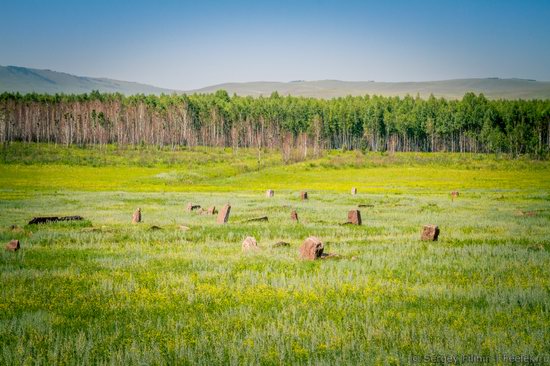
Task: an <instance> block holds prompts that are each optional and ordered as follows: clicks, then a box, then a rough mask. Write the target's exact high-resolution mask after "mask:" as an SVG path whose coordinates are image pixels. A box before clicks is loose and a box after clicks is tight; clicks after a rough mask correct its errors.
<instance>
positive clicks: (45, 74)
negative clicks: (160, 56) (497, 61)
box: [0, 66, 550, 99]
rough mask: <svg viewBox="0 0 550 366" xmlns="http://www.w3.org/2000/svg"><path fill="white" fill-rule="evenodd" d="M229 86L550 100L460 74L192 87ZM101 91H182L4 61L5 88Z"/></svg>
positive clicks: (520, 87)
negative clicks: (414, 78)
mask: <svg viewBox="0 0 550 366" xmlns="http://www.w3.org/2000/svg"><path fill="white" fill-rule="evenodd" d="M220 89H224V90H227V92H228V93H229V94H230V95H232V94H238V95H249V96H253V97H258V96H260V95H263V96H269V95H271V93H272V92H274V91H277V92H278V93H279V94H281V95H295V96H305V97H315V98H335V97H341V96H346V95H365V94H370V95H384V96H405V95H407V94H409V95H412V96H416V95H417V94H418V95H420V96H421V97H423V98H427V97H429V96H430V94H433V95H435V96H436V97H445V98H450V99H458V98H462V96H463V95H464V94H465V93H466V92H474V93H483V94H485V96H486V97H488V98H491V99H498V98H503V99H549V98H550V82H547V81H536V80H527V79H499V78H485V79H455V80H442V81H422V82H374V81H340V80H318V81H292V82H264V81H258V82H245V83H225V84H218V85H213V86H208V87H205V88H202V89H195V90H190V91H187V92H186V93H188V94H193V93H201V94H202V93H214V92H216V91H217V90H220ZM92 90H99V91H101V92H109V93H114V92H118V93H122V94H126V95H131V94H138V93H143V94H157V95H158V94H161V93H165V94H171V93H183V91H180V90H173V89H165V88H159V87H156V86H152V85H147V84H140V83H135V82H128V81H120V80H113V79H107V78H92V77H83V76H76V75H71V74H67V73H63V72H57V71H51V70H38V69H30V68H25V67H18V66H0V93H1V92H6V91H7V92H20V93H31V92H37V93H47V94H55V93H65V94H71V93H89V92H91V91H92Z"/></svg>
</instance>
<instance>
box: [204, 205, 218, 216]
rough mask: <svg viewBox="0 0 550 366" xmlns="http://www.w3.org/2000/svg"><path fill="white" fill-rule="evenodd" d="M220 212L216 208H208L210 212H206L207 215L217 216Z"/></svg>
mask: <svg viewBox="0 0 550 366" xmlns="http://www.w3.org/2000/svg"><path fill="white" fill-rule="evenodd" d="M217 212H218V211H216V206H210V207H208V210H206V214H207V215H215V214H216V213H217Z"/></svg>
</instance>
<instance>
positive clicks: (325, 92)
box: [191, 78, 550, 99]
mask: <svg viewBox="0 0 550 366" xmlns="http://www.w3.org/2000/svg"><path fill="white" fill-rule="evenodd" d="M219 89H225V90H227V92H228V93H229V94H230V95H231V94H233V93H236V94H238V95H250V96H260V95H264V96H269V95H270V94H271V93H272V92H274V91H277V92H278V93H279V94H281V95H296V96H307V97H316V98H335V97H340V96H346V95H365V94H370V95H384V96H405V95H407V94H409V95H412V96H416V95H417V94H419V95H420V96H421V97H423V98H427V97H429V96H430V94H433V95H435V96H436V97H445V98H450V99H459V98H462V97H463V96H464V94H465V93H466V92H470V91H471V92H474V93H477V94H478V93H483V94H484V95H485V96H486V97H488V98H491V99H499V98H503V99H520V98H521V99H548V98H550V82H541V81H535V80H525V79H498V78H487V79H455V80H443V81H425V82H374V81H339V80H320V81H294V82H288V83H281V82H249V83H227V84H220V85H215V86H210V87H207V88H203V89H197V90H193V91H191V92H192V93H212V92H215V91H216V90H219Z"/></svg>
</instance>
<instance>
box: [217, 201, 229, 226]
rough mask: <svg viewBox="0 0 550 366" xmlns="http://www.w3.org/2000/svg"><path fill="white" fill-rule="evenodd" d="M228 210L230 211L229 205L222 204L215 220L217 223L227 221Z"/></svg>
mask: <svg viewBox="0 0 550 366" xmlns="http://www.w3.org/2000/svg"><path fill="white" fill-rule="evenodd" d="M229 212H231V205H230V204H227V205H225V206H223V208H222V209H221V211H220V213H219V214H218V218H217V220H216V222H217V223H218V224H225V223H227V221H228V220H229Z"/></svg>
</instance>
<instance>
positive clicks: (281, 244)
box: [272, 241, 290, 248]
mask: <svg viewBox="0 0 550 366" xmlns="http://www.w3.org/2000/svg"><path fill="white" fill-rule="evenodd" d="M289 246H290V243H287V242H286V241H278V242H276V243H275V244H273V245H272V247H273V248H280V247H289Z"/></svg>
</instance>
